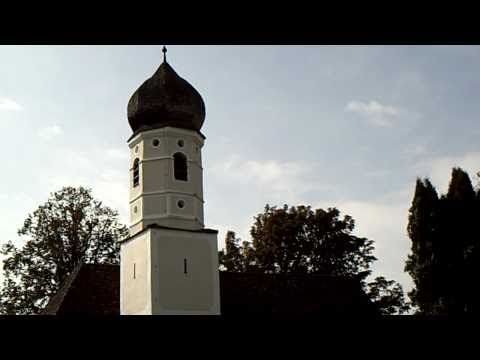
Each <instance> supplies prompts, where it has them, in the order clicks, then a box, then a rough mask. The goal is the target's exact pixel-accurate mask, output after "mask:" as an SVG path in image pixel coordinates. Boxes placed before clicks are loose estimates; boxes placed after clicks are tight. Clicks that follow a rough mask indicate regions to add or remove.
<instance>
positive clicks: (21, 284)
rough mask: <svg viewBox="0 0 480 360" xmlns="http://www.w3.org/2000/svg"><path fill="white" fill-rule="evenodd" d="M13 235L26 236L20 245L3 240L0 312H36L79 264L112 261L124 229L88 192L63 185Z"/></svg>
mask: <svg viewBox="0 0 480 360" xmlns="http://www.w3.org/2000/svg"><path fill="white" fill-rule="evenodd" d="M18 233H19V235H21V236H22V237H24V238H26V242H25V244H24V245H23V247H21V248H17V247H16V246H15V245H14V244H13V243H12V242H11V241H9V242H8V243H7V244H5V245H4V246H3V247H2V249H1V254H2V255H4V256H6V259H5V260H4V262H3V269H4V273H5V280H4V284H3V289H2V292H1V303H0V311H1V312H2V313H4V314H36V313H38V312H39V311H40V310H41V309H42V308H43V307H44V306H45V305H46V304H47V302H48V300H49V298H50V297H51V296H52V295H54V294H55V293H56V291H57V290H58V288H59V285H60V284H61V283H62V281H63V280H64V279H65V278H66V277H67V276H68V275H69V274H70V273H71V271H72V270H73V268H74V267H75V265H76V264H78V263H79V262H85V263H92V264H118V263H119V247H118V245H117V243H116V241H117V240H119V239H121V238H123V237H124V236H126V235H127V228H126V227H125V226H124V225H122V224H120V223H119V222H118V213H117V212H116V211H114V210H112V209H110V208H108V207H106V206H103V205H102V203H101V202H100V201H98V200H95V199H93V197H92V195H91V191H90V190H88V189H85V188H82V187H80V188H73V187H64V188H63V189H61V190H60V191H58V192H55V193H53V194H52V195H51V197H50V198H49V199H48V201H47V202H46V203H45V204H43V205H41V206H39V207H38V209H37V210H35V211H34V212H33V214H29V215H28V217H27V219H26V220H25V222H24V224H23V226H22V228H21V229H20V230H19V231H18Z"/></svg>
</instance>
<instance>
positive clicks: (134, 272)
mask: <svg viewBox="0 0 480 360" xmlns="http://www.w3.org/2000/svg"><path fill="white" fill-rule="evenodd" d="M135 265H136V264H135V263H133V278H134V279H136V277H137V274H136V271H135V270H136V269H135Z"/></svg>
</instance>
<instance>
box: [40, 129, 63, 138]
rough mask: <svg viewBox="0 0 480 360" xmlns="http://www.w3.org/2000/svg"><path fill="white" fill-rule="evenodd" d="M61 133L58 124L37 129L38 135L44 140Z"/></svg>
mask: <svg viewBox="0 0 480 360" xmlns="http://www.w3.org/2000/svg"><path fill="white" fill-rule="evenodd" d="M61 134H63V130H62V128H61V127H60V126H58V125H52V126H47V127H44V128H42V129H40V130H38V136H40V137H41V138H42V139H44V140H51V139H53V138H54V137H57V136H59V135H61Z"/></svg>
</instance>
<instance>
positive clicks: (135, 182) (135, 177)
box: [133, 158, 140, 187]
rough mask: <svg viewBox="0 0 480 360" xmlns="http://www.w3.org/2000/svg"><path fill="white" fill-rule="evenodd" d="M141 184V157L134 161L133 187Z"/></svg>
mask: <svg viewBox="0 0 480 360" xmlns="http://www.w3.org/2000/svg"><path fill="white" fill-rule="evenodd" d="M139 184H140V159H139V158H136V159H135V161H134V162H133V187H136V186H138V185H139Z"/></svg>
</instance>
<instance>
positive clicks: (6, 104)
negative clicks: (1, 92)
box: [0, 97, 23, 111]
mask: <svg viewBox="0 0 480 360" xmlns="http://www.w3.org/2000/svg"><path fill="white" fill-rule="evenodd" d="M21 110H23V108H22V106H21V105H20V104H19V103H17V102H16V101H14V100H12V99H10V98H7V97H0V111H21Z"/></svg>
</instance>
